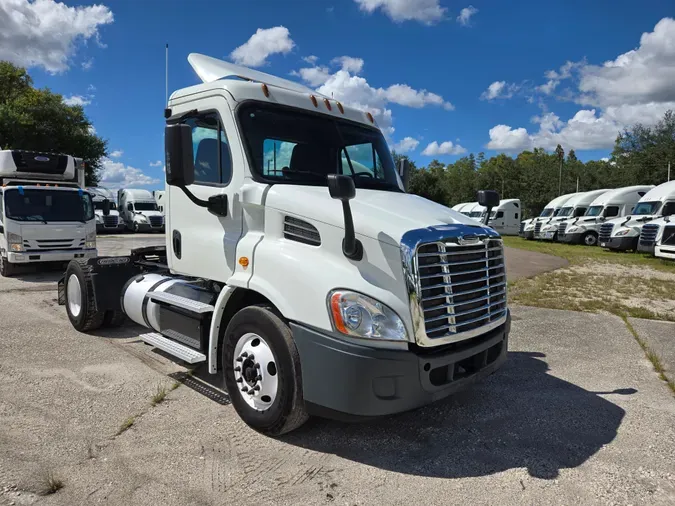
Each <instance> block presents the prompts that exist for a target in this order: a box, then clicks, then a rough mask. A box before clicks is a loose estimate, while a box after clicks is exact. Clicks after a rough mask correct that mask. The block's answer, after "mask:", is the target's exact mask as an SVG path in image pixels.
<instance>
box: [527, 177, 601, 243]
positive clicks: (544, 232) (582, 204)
mask: <svg viewBox="0 0 675 506" xmlns="http://www.w3.org/2000/svg"><path fill="white" fill-rule="evenodd" d="M608 191H611V190H607V189H604V190H592V191H588V192H582V193H577V194H575V195H574V196H573V197H571V198H570V199H569V200H567V202H565V205H564V206H563V207H562V208H561V209H560V212H559V213H558V215H557V216H553V217H551V218H549V219H548V221H547V222H546V223H545V224H544V225H543V226H542V227H541V232H540V234H539V236H540V239H542V240H544V241H557V240H558V231H559V227H560V223H562V222H564V221H565V220H567V219H569V218H579V217H580V216H583V215H584V214H586V211H587V210H588V207H589V205H590V204H591V202H593V201H594V200H595V199H596V198H597V197H599V196H601V195H604V194H605V193H607V192H608Z"/></svg>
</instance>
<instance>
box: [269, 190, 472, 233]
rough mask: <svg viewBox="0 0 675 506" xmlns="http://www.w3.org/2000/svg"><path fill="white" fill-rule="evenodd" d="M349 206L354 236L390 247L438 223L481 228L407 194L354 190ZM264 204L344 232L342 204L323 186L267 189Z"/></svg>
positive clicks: (460, 215)
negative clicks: (412, 233) (408, 232)
mask: <svg viewBox="0 0 675 506" xmlns="http://www.w3.org/2000/svg"><path fill="white" fill-rule="evenodd" d="M349 203H350V206H351V209H352V216H353V218H354V229H355V231H356V233H357V234H361V235H363V236H366V237H370V238H372V239H375V240H379V241H382V242H386V243H389V244H392V245H393V246H398V245H399V244H400V242H401V237H402V236H403V234H405V233H406V232H407V231H409V230H415V229H420V228H426V227H429V226H435V225H442V224H462V225H469V226H476V227H481V226H482V225H481V223H480V222H478V221H477V220H473V219H471V218H467V217H466V216H464V215H463V214H461V213H458V212H456V211H453V210H452V209H450V208H449V207H445V206H442V205H440V204H436V203H435V202H432V201H430V200H427V199H425V198H422V197H419V196H417V195H412V194H409V193H398V192H386V191H379V190H363V189H357V190H356V197H355V198H354V199H353V200H350V201H349ZM265 205H266V206H267V207H271V208H274V209H277V210H279V211H281V212H287V213H289V214H293V215H297V216H302V217H304V218H307V219H309V220H316V221H319V222H323V223H327V224H329V225H333V226H336V227H339V228H343V229H344V218H343V214H342V203H341V202H340V201H339V200H335V199H332V198H331V197H330V195H329V193H328V188H326V187H325V186H297V185H283V184H277V185H274V186H272V187H271V189H270V191H269V193H268V194H267V199H266V202H265Z"/></svg>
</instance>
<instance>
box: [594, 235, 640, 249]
mask: <svg viewBox="0 0 675 506" xmlns="http://www.w3.org/2000/svg"><path fill="white" fill-rule="evenodd" d="M639 238H640V236H637V235H636V236H635V237H626V236H624V237H610V238H609V240H608V241H605V242H601V243H600V247H601V248H607V249H613V250H617V251H635V250H637V245H638V239H639Z"/></svg>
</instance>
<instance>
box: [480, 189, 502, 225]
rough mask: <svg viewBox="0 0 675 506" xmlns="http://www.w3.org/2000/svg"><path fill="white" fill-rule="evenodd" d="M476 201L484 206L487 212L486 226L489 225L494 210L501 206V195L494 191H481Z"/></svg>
mask: <svg viewBox="0 0 675 506" xmlns="http://www.w3.org/2000/svg"><path fill="white" fill-rule="evenodd" d="M476 200H478V204H479V205H481V206H483V207H484V208H485V210H486V213H485V225H487V224H488V223H489V222H490V213H491V212H492V208H493V207H497V206H498V205H499V193H497V192H496V191H494V190H479V191H478V193H477V194H476Z"/></svg>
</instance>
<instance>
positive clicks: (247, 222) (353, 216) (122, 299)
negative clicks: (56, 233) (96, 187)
mask: <svg viewBox="0 0 675 506" xmlns="http://www.w3.org/2000/svg"><path fill="white" fill-rule="evenodd" d="M188 60H189V62H190V63H191V65H192V66H193V68H194V69H195V71H196V73H197V75H198V76H199V77H201V78H202V80H203V84H200V85H197V86H192V87H190V88H186V89H182V90H179V91H176V92H174V93H173V94H172V96H171V98H170V102H169V104H168V109H167V111H166V112H165V116H166V117H167V126H166V131H165V143H166V150H165V151H166V153H165V155H166V195H167V201H166V202H167V204H166V206H167V207H166V218H167V234H166V246H165V247H154V248H144V249H140V250H134V251H133V252H132V254H131V255H129V256H125V257H101V258H95V259H92V260H90V261H88V262H71V264H70V266H69V267H68V269H67V271H66V274H65V276H64V278H63V279H62V280H60V282H59V301H60V302H62V303H64V304H65V306H66V311H67V313H68V317H69V319H70V321H71V322H72V324H73V325H74V326H75V328H76V329H79V330H82V331H87V330H91V329H93V328H95V327H96V326H100V325H101V322H102V321H103V318H105V315H106V314H109V315H111V316H109V319H111V320H112V321H118V319H117V317H118V316H119V315H124V314H126V315H127V316H128V317H129V318H131V320H133V321H134V322H136V323H139V324H140V325H143V326H146V327H148V328H149V330H148V333H146V334H143V335H142V336H141V337H140V338H141V339H142V340H143V341H145V342H146V343H149V344H151V345H153V346H155V347H157V348H159V349H161V350H163V351H164V352H166V353H168V354H170V355H172V356H174V357H176V358H178V359H181V360H183V361H185V362H187V363H189V364H199V363H204V364H205V368H206V371H207V372H208V373H210V374H214V375H216V374H218V375H222V377H223V379H224V384H225V386H226V389H227V391H228V393H229V395H230V398H231V400H232V404H233V406H234V408H235V409H236V411H237V413H238V414H239V415H240V416H241V418H242V419H243V420H244V421H245V422H246V423H248V424H249V425H250V426H251V427H253V428H255V429H256V430H258V431H261V432H264V433H267V434H272V435H278V434H281V433H284V432H288V431H290V430H293V429H294V428H296V427H298V426H300V425H302V423H303V422H304V421H305V420H306V419H307V417H308V415H309V414H311V413H315V414H322V415H327V416H335V417H343V416H344V417H347V418H349V417H375V416H382V415H388V414H392V413H397V412H401V411H406V410H410V409H413V408H416V407H419V406H422V405H425V404H427V403H430V402H433V401H436V400H439V399H441V398H444V397H446V396H448V395H450V394H452V393H453V392H456V391H458V390H460V389H463V388H465V387H467V386H468V385H469V384H471V383H473V382H475V381H476V380H479V379H480V378H483V377H485V376H487V375H489V374H492V373H493V372H495V371H496V370H497V369H498V368H499V367H500V365H501V364H502V363H503V362H504V361H505V360H506V355H507V348H508V346H507V344H508V335H509V330H510V315H509V310H508V307H507V302H506V272H505V261H504V251H503V245H502V240H501V239H500V236H499V234H497V233H496V232H495V231H494V230H492V229H490V228H489V227H486V226H483V225H482V224H480V223H477V222H476V221H474V220H471V219H468V218H466V217H465V216H462V215H461V214H459V213H456V212H453V211H452V210H450V209H449V208H447V207H445V206H442V205H439V204H436V203H434V202H431V201H429V200H426V199H424V198H421V197H418V196H415V195H411V194H408V193H406V192H405V187H406V184H407V176H408V166H409V165H408V163H407V161H402V162H401V164H400V168H399V170H396V168H395V167H394V163H393V161H392V158H391V155H390V150H389V148H388V147H387V144H386V142H385V139H384V136H383V135H382V132H381V131H380V129H379V128H378V126H377V123H376V122H375V120H374V118H373V116H372V115H371V114H369V113H366V112H363V111H360V110H357V109H354V108H351V107H348V106H346V105H343V104H341V103H340V102H338V101H336V100H334V99H332V98H330V97H325V96H322V95H319V94H318V93H317V92H316V91H313V90H310V89H308V88H306V87H304V86H301V85H299V84H297V83H294V82H291V81H287V80H284V79H280V78H277V77H274V76H271V75H268V74H264V73H262V72H258V71H255V70H250V69H246V68H244V67H240V66H238V65H234V64H231V63H227V62H223V61H220V60H216V59H214V58H209V57H207V56H203V55H197V54H192V55H190V56H189V58H188ZM231 76H241V77H244V78H246V79H245V80H242V79H230V77H231ZM479 195H480V197H479V198H480V199H481V203H482V204H483V205H485V206H486V207H488V208H490V207H494V206H495V205H497V203H498V202H499V196H498V195H497V194H496V193H495V192H490V191H485V192H479ZM71 294H72V296H71ZM71 301H75V303H71ZM80 301H81V302H80ZM78 304H82V305H78Z"/></svg>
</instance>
